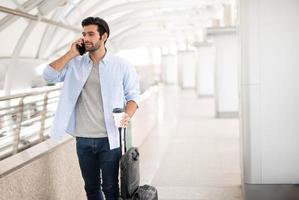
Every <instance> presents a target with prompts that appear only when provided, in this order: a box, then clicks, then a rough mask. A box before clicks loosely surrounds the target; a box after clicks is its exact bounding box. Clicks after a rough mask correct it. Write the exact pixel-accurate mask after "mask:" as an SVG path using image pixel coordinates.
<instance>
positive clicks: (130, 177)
mask: <svg viewBox="0 0 299 200" xmlns="http://www.w3.org/2000/svg"><path fill="white" fill-rule="evenodd" d="M119 137H120V140H119V141H120V149H121V153H122V156H121V159H120V194H121V195H120V196H121V198H122V199H129V198H131V197H133V195H134V193H135V192H136V191H137V189H138V187H139V183H140V175H139V152H138V149H137V148H135V147H131V148H129V150H128V151H127V147H126V129H122V128H119ZM122 138H124V139H123V140H122Z"/></svg>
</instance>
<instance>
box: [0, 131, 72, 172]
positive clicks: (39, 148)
mask: <svg viewBox="0 0 299 200" xmlns="http://www.w3.org/2000/svg"><path fill="white" fill-rule="evenodd" d="M72 140H73V137H71V136H69V135H66V136H65V137H64V138H63V139H62V140H61V141H57V140H53V139H51V138H50V139H47V140H45V141H44V142H42V143H39V144H37V145H34V146H32V147H30V148H28V149H26V150H24V151H22V152H20V153H17V154H16V155H13V156H11V157H8V158H6V159H4V160H2V161H0V178H2V177H4V176H6V175H7V174H9V173H12V172H13V171H15V170H18V169H19V168H21V167H23V166H25V165H26V164H27V163H30V162H32V161H34V160H36V159H38V158H39V157H41V156H43V155H45V154H47V153H50V152H51V151H53V150H54V149H55V148H57V147H59V146H61V145H63V144H65V143H67V142H70V141H72Z"/></svg>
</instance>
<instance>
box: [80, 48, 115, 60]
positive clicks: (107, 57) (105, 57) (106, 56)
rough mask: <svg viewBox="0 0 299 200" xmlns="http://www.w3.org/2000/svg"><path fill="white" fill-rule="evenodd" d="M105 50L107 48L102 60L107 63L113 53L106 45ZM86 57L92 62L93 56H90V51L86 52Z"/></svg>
mask: <svg viewBox="0 0 299 200" xmlns="http://www.w3.org/2000/svg"><path fill="white" fill-rule="evenodd" d="M105 50H106V52H105V55H104V57H103V58H102V60H101V61H100V62H103V63H104V64H107V63H108V61H109V58H110V56H111V54H110V52H109V51H108V50H107V48H106V47H105ZM86 57H87V60H88V62H89V63H90V62H92V60H91V58H90V57H89V53H88V54H86Z"/></svg>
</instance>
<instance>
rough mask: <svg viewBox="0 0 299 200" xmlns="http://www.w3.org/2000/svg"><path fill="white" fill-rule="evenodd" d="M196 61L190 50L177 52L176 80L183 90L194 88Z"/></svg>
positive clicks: (193, 53)
mask: <svg viewBox="0 0 299 200" xmlns="http://www.w3.org/2000/svg"><path fill="white" fill-rule="evenodd" d="M195 72H196V60H195V52H194V51H191V50H187V51H179V52H178V79H179V85H180V86H181V88H183V89H188V88H195V77H196V75H195Z"/></svg>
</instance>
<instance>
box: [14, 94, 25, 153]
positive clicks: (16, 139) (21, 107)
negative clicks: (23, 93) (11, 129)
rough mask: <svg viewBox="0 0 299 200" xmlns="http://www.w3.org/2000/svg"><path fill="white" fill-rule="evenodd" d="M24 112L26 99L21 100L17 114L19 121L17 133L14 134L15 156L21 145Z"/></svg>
mask: <svg viewBox="0 0 299 200" xmlns="http://www.w3.org/2000/svg"><path fill="white" fill-rule="evenodd" d="M23 112H24V97H22V98H21V99H20V102H19V107H18V112H17V119H16V132H15V134H14V141H13V154H16V153H17V152H18V147H19V143H20V133H21V123H22V118H23Z"/></svg>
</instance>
